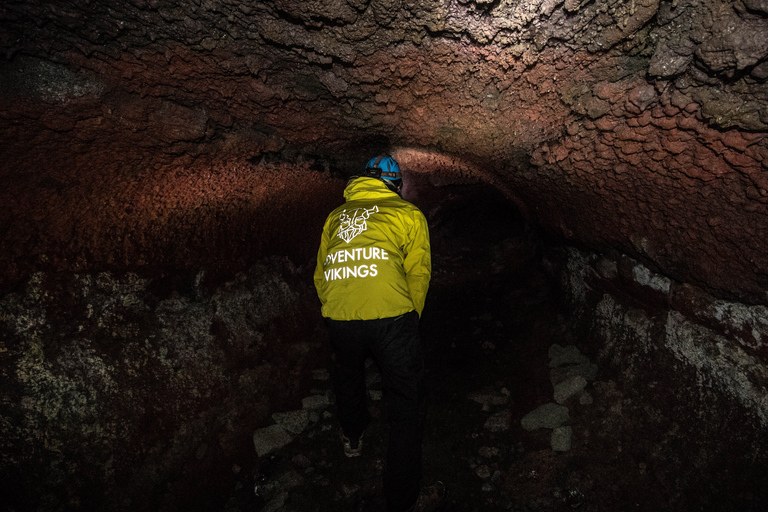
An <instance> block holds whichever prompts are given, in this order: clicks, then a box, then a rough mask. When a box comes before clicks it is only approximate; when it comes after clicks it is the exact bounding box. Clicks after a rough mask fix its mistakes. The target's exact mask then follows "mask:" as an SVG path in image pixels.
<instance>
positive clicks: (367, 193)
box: [344, 176, 400, 201]
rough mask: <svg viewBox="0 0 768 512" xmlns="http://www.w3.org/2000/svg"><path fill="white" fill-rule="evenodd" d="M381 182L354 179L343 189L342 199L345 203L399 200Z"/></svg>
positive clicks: (361, 178)
mask: <svg viewBox="0 0 768 512" xmlns="http://www.w3.org/2000/svg"><path fill="white" fill-rule="evenodd" d="M399 197H400V196H398V195H397V194H396V193H395V192H392V191H391V190H390V189H389V187H387V186H386V185H385V184H384V183H383V182H382V181H381V180H379V179H376V178H369V177H365V176H363V177H360V178H354V179H353V180H352V182H351V183H350V184H349V185H347V188H345V189H344V199H346V200H347V201H360V200H366V199H391V198H399Z"/></svg>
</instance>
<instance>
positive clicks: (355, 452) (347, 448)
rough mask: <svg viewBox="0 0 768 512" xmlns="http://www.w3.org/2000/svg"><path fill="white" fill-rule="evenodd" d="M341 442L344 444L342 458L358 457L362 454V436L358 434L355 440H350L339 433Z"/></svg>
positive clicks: (342, 433)
mask: <svg viewBox="0 0 768 512" xmlns="http://www.w3.org/2000/svg"><path fill="white" fill-rule="evenodd" d="M340 435H341V442H342V443H343V444H344V456H346V457H359V456H360V454H361V453H363V435H362V434H360V437H358V438H357V439H356V440H354V441H353V440H352V439H350V438H348V437H347V436H345V435H344V432H343V431H342V432H340Z"/></svg>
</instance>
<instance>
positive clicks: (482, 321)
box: [221, 255, 758, 512]
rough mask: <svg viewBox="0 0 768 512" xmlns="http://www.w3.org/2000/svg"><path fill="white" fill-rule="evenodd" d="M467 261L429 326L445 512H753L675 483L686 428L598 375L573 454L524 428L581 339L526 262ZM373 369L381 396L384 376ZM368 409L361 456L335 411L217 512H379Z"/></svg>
mask: <svg viewBox="0 0 768 512" xmlns="http://www.w3.org/2000/svg"><path fill="white" fill-rule="evenodd" d="M529 257H530V256H529ZM466 261H470V260H466V259H464V258H462V257H461V255H458V256H457V257H456V258H454V259H453V260H452V261H451V260H445V261H442V262H441V261H436V262H435V271H434V276H433V284H432V288H431V291H430V298H429V302H428V308H427V309H426V310H425V314H424V316H423V318H422V326H421V329H422V338H423V341H424V342H425V344H426V347H427V369H428V379H429V385H430V409H429V413H428V418H427V428H426V433H425V440H424V483H425V484H429V483H431V482H433V481H435V480H441V481H443V482H444V483H445V484H446V487H447V489H448V492H449V496H448V501H447V503H446V507H445V510H452V511H467V512H469V511H495V510H516V511H552V510H573V509H578V510H590V511H617V510H622V511H623V510H648V511H651V510H737V509H741V510H750V509H752V508H751V507H749V506H747V507H744V508H739V507H732V506H729V505H728V504H729V503H731V501H730V500H731V498H732V497H733V495H731V496H722V492H721V491H719V490H718V489H716V488H713V487H712V481H711V480H710V479H701V480H699V478H698V476H697V475H696V474H693V473H692V474H691V475H690V476H686V475H682V474H680V471H679V468H681V467H685V466H686V463H685V460H684V459H685V458H686V457H687V456H686V455H684V454H678V453H676V452H675V450H676V448H675V447H674V446H665V445H664V443H663V442H659V441H658V440H659V439H663V438H664V436H663V433H660V432H657V431H654V430H653V428H657V429H662V430H663V429H668V428H672V429H674V428H677V426H676V425H674V424H672V425H671V426H670V424H668V423H669V422H666V420H664V421H658V422H656V423H654V421H652V420H650V419H649V418H648V417H649V413H648V410H647V409H648V408H647V406H644V405H642V404H638V403H633V401H632V400H628V399H626V397H623V396H622V393H621V391H620V390H619V389H618V387H617V386H616V384H615V383H614V381H613V380H611V377H609V376H606V375H604V374H603V372H601V371H600V370H599V373H598V377H597V380H596V381H594V382H591V383H590V384H589V386H588V388H587V390H588V392H589V393H590V403H588V404H582V403H579V401H578V400H576V401H574V399H571V401H569V402H568V403H567V405H568V406H569V409H570V414H571V420H570V424H571V426H572V428H573V443H572V447H571V449H570V450H568V451H558V452H555V451H553V450H552V448H551V444H550V436H551V432H552V431H551V430H548V429H538V430H534V431H530V432H529V431H525V430H524V429H523V428H522V427H521V426H520V419H521V418H522V417H523V416H525V415H526V414H527V413H529V412H530V411H532V410H534V409H535V408H537V407H538V406H540V405H543V404H546V403H548V402H552V401H553V388H552V384H551V382H550V379H549V368H548V362H549V359H548V349H549V347H550V346H551V345H552V344H553V343H558V344H560V345H563V346H564V345H568V344H572V343H574V342H575V343H577V344H578V340H576V339H575V337H576V335H575V334H574V333H569V332H568V331H567V329H565V328H564V327H563V326H562V325H561V324H564V323H563V322H562V321H561V320H562V317H560V316H558V314H557V313H556V312H555V311H556V307H555V304H554V302H553V299H552V296H551V295H552V294H551V293H550V292H551V290H550V285H549V283H548V280H547V278H546V277H545V273H544V272H543V271H542V270H541V269H540V268H537V267H535V266H531V265H530V261H531V260H529V259H527V258H521V260H520V261H519V262H518V263H520V265H518V266H515V265H514V264H511V265H510V263H514V261H512V260H510V259H509V258H507V264H508V265H507V266H501V267H500V265H499V264H498V261H495V262H494V261H493V258H486V259H485V260H483V259H482V258H477V256H476V255H475V257H474V258H473V259H472V260H471V261H472V262H473V265H472V266H468V265H465V264H464V263H465V262H466ZM483 261H485V263H483ZM484 265H485V266H484ZM502 267H503V268H502ZM505 268H506V269H511V268H517V269H518V270H505ZM319 370H321V371H322V368H321V369H319ZM369 371H370V372H372V373H373V374H374V378H372V379H370V380H371V381H372V382H371V383H370V385H369V388H370V389H371V390H373V391H374V393H375V391H376V390H377V389H380V388H379V387H378V383H377V382H376V379H375V373H376V368H375V365H373V364H371V365H370V366H369ZM613 378H615V376H614V377H613ZM329 387H330V381H329V380H327V378H326V379H322V380H317V381H315V388H316V389H315V390H313V393H316V394H322V393H325V392H326V391H327V390H328V389H329ZM473 397H481V398H479V399H478V400H475V399H473ZM482 397H486V398H485V399H483V398H482ZM483 401H485V404H484V405H483V404H481V403H480V402H483ZM503 402H506V403H503ZM370 410H371V412H372V414H373V416H374V421H373V423H372V424H371V425H370V427H369V428H368V430H367V431H366V434H365V447H364V453H363V455H362V456H361V457H358V458H352V459H348V458H345V457H344V456H343V452H342V447H341V443H340V441H339V437H338V426H337V424H336V421H335V417H334V414H333V412H334V411H333V408H332V407H331V408H329V409H328V410H326V411H324V412H323V414H322V415H321V416H320V419H319V421H317V422H316V423H314V424H312V425H311V426H310V427H309V428H308V429H306V430H305V431H304V432H303V433H302V434H300V435H298V436H296V437H295V438H294V440H293V441H292V442H291V443H289V444H288V445H286V446H284V447H283V448H281V449H279V450H277V451H276V452H273V453H272V454H270V455H269V456H266V457H262V458H261V459H260V460H259V461H258V462H257V463H256V465H255V466H254V467H250V468H242V469H240V470H239V473H238V475H237V479H238V481H237V484H236V486H235V488H234V489H233V490H232V492H231V493H230V494H229V496H226V497H225V498H223V500H225V501H226V503H222V508H221V510H225V511H226V512H237V511H252V510H257V511H263V512H277V511H285V512H287V511H296V512H303V511H313V512H330V511H334V512H344V511H369V510H370V511H383V510H384V506H383V499H382V497H381V473H382V469H383V464H384V462H383V461H384V459H385V447H386V437H387V430H386V418H385V417H384V414H383V407H382V406H381V402H380V401H378V400H374V399H372V400H371V401H370ZM505 414H507V416H506V418H508V421H507V422H505V421H504V418H505ZM492 418H495V419H496V420H497V421H495V422H494V421H493V419H492ZM489 419H491V422H489ZM494 425H495V427H494ZM644 433H647V435H644ZM699 476H700V475H699ZM747 486H748V483H745V488H746V487H747ZM739 492H744V488H742V489H734V490H733V493H739ZM746 492H748V491H746ZM713 496H715V497H716V496H721V497H722V499H723V501H722V502H721V503H715V502H713V501H712V499H713ZM737 501H738V500H737ZM742 502H743V503H754V502H753V501H752V499H751V497H747V498H746V499H744V500H742ZM711 507H714V508H711ZM755 510H758V508H755Z"/></svg>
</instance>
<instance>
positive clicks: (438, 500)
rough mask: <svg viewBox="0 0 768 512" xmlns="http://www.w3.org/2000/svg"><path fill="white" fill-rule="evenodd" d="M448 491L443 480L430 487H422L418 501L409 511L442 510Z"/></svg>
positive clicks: (429, 511) (432, 511)
mask: <svg viewBox="0 0 768 512" xmlns="http://www.w3.org/2000/svg"><path fill="white" fill-rule="evenodd" d="M446 496H448V491H446V490H445V484H444V483H443V482H435V483H434V484H432V485H430V486H429V487H422V488H421V492H420V493H419V497H418V499H416V503H414V504H413V506H412V507H411V508H409V509H408V511H407V512H434V511H435V510H440V509H441V508H442V506H443V504H444V503H445V498H446Z"/></svg>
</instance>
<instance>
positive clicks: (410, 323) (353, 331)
mask: <svg viewBox="0 0 768 512" xmlns="http://www.w3.org/2000/svg"><path fill="white" fill-rule="evenodd" d="M327 325H328V332H329V334H330V338H331V343H332V344H333V349H334V352H335V356H336V362H335V371H334V375H333V386H334V392H335V393H336V406H337V411H338V419H339V423H340V424H341V428H342V430H343V431H344V434H345V435H346V436H347V437H349V438H351V439H354V438H357V437H359V436H360V435H361V434H362V433H363V431H364V430H365V427H367V426H368V423H370V421H371V417H370V415H369V413H368V407H367V393H366V387H365V360H366V358H367V357H368V355H371V356H373V358H374V359H375V361H376V362H377V363H378V365H379V367H380V369H381V381H382V388H383V398H384V406H385V408H386V413H387V417H388V420H389V442H388V445H387V461H386V466H385V470H384V497H385V499H386V502H387V510H388V511H390V512H402V511H404V510H407V509H408V508H409V507H411V506H412V505H413V504H414V503H415V502H416V499H417V497H418V494H419V489H420V486H421V444H422V438H423V436H424V417H425V415H426V389H425V382H424V351H423V350H422V346H421V340H420V339H419V315H418V314H417V313H416V312H415V311H411V312H410V313H406V314H404V315H400V316H397V317H393V318H383V319H380V320H351V321H338V320H328V321H327Z"/></svg>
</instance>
